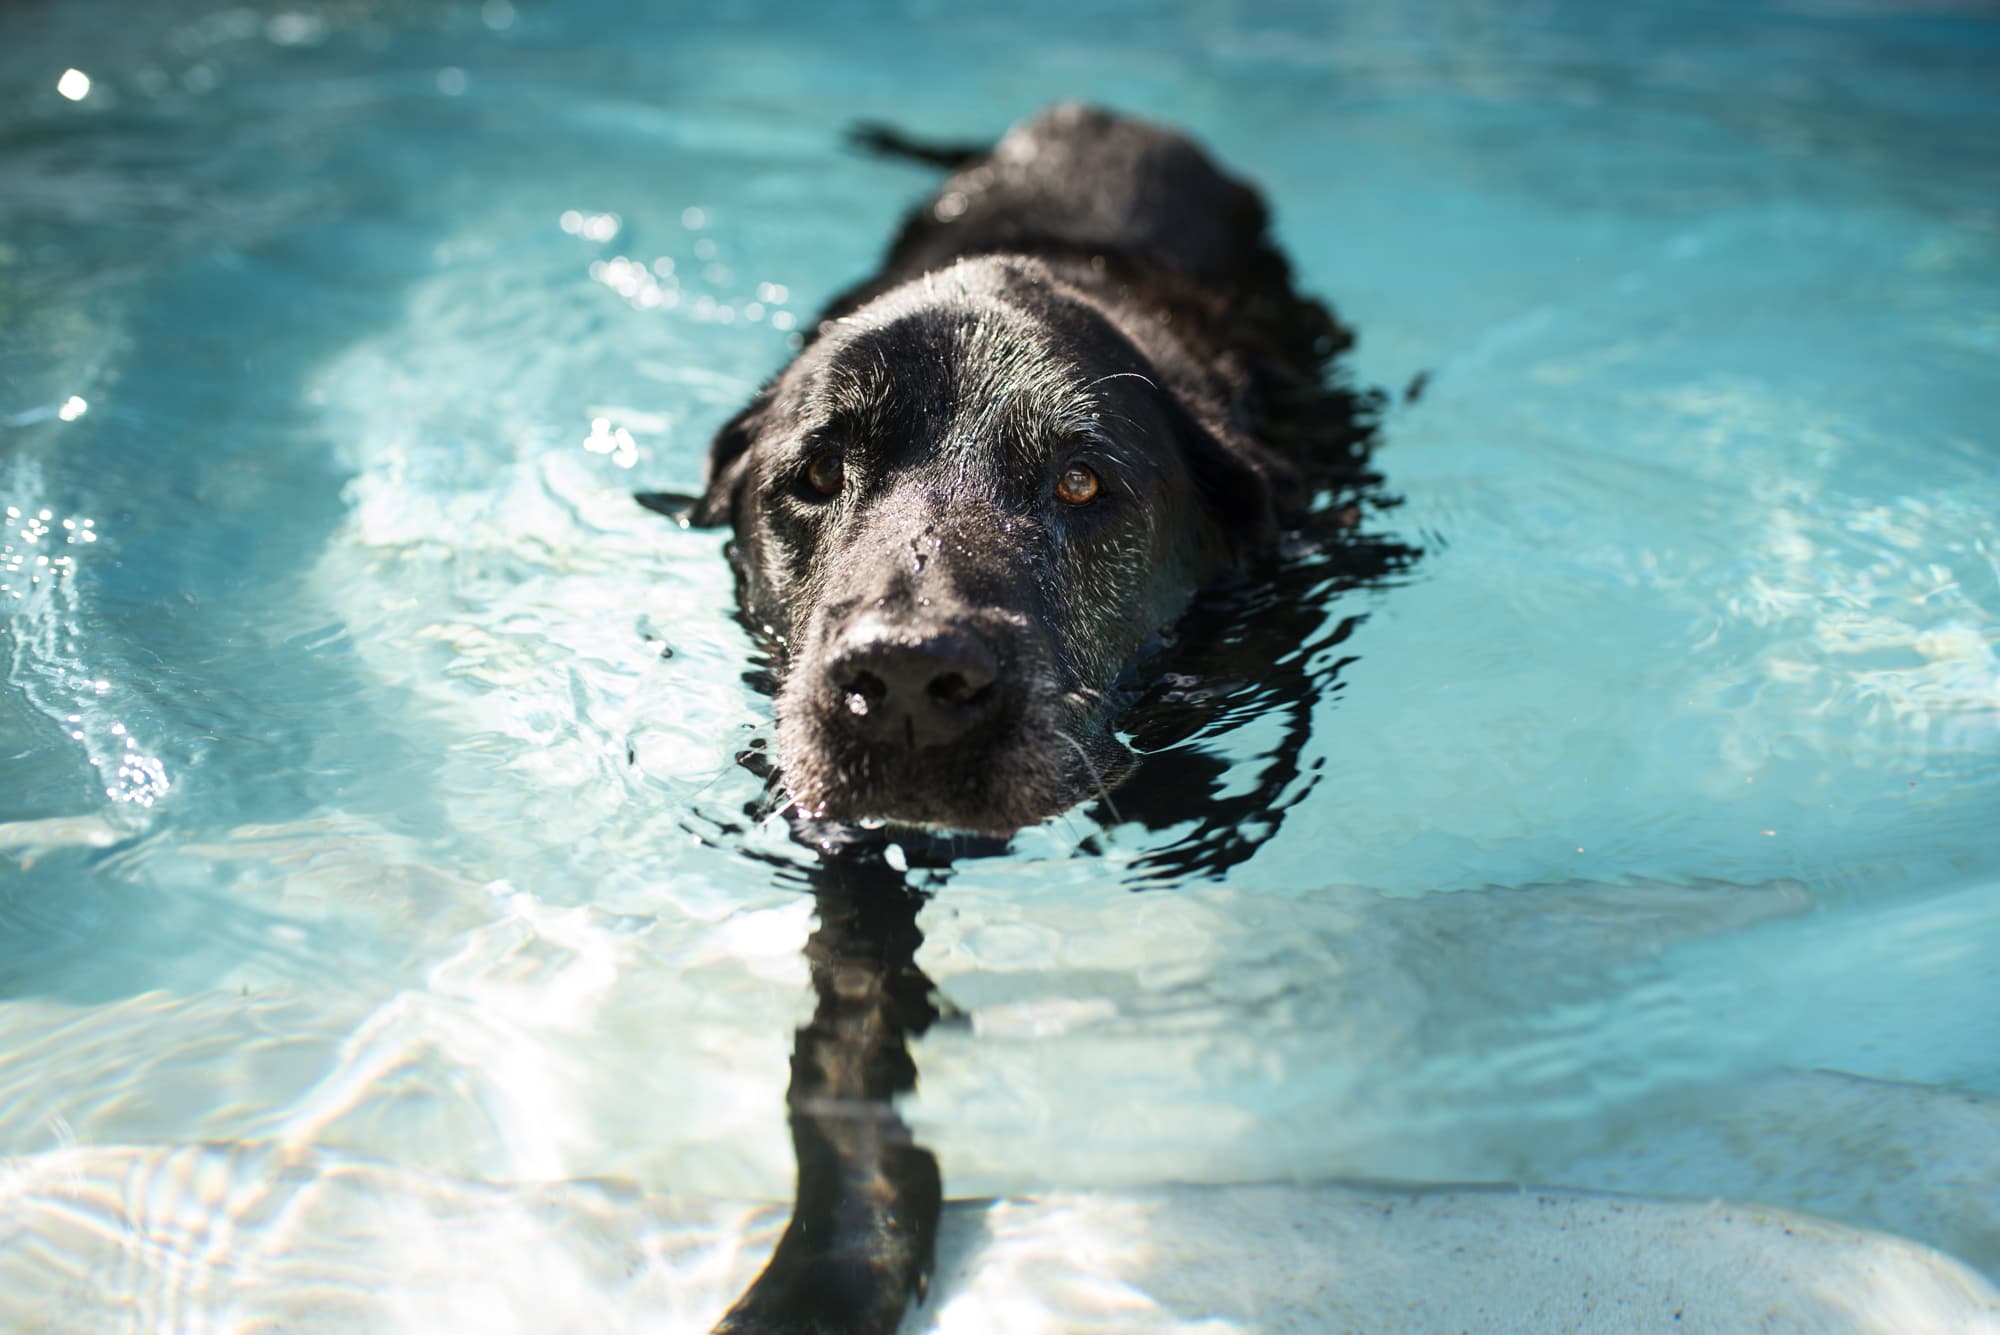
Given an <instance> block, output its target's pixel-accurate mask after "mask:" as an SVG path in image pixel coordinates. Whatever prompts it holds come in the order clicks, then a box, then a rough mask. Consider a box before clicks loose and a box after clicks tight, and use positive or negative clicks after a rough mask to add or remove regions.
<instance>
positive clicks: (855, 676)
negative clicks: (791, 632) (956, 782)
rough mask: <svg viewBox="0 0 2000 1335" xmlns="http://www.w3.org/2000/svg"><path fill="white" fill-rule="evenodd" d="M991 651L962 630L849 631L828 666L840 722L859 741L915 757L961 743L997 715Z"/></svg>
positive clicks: (872, 627)
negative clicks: (898, 745) (898, 748)
mask: <svg viewBox="0 0 2000 1335" xmlns="http://www.w3.org/2000/svg"><path fill="white" fill-rule="evenodd" d="M999 675H1000V665H999V661H998V660H997V659H996V658H995V657H994V654H993V650H992V648H991V647H990V646H988V645H987V644H986V643H985V641H984V640H982V639H980V638H979V637H978V636H976V635H972V634H969V633H967V632H965V631H960V630H937V631H928V632H924V633H921V634H910V633H909V632H907V631H902V630H899V629H898V628H895V627H890V626H884V625H879V624H876V625H864V626H861V627H857V628H856V629H855V630H854V631H852V632H850V633H849V634H848V635H847V636H846V637H845V638H844V640H843V642H842V644H841V646H840V648H839V649H838V650H837V651H836V652H835V653H834V655H833V657H832V658H831V659H830V660H829V661H828V662H827V667H826V679H827V682H828V684H829V685H830V686H831V687H832V688H833V691H834V693H835V695H836V697H837V699H836V702H835V714H836V716H837V717H838V718H839V719H840V720H841V721H842V722H843V723H844V724H846V726H847V728H848V730H849V731H850V732H853V733H854V734H856V735H857V736H860V737H863V738H866V739H868V740H869V741H874V742H883V743H888V744H891V745H893V744H896V743H899V742H900V743H901V744H902V745H904V746H906V747H908V748H909V749H910V750H912V751H922V750H924V749H926V748H928V747H934V746H943V745H944V744H945V743H947V742H952V741H956V740H957V739H958V738H959V737H961V736H963V735H964V734H965V733H967V732H969V731H970V730H971V729H972V728H973V727H975V726H977V725H978V724H979V723H980V722H981V721H983V720H985V719H987V718H990V717H991V716H992V715H993V714H994V712H995V711H996V708H997V705H998V700H999V691H998V689H997V688H996V687H995V685H994V679H995V678H996V677H998V676H999Z"/></svg>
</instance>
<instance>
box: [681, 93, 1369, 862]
mask: <svg viewBox="0 0 2000 1335" xmlns="http://www.w3.org/2000/svg"><path fill="white" fill-rule="evenodd" d="M866 142H868V143H869V144H870V145H871V146H873V147H875V148H877V149H881V150H883V151H888V152H895V153H899V154H901V155H903V156H907V157H913V158H917V159H919V160H922V161H926V162H932V163H957V164H959V165H958V169H957V170H956V171H955V172H953V174H952V175H951V176H950V177H949V178H948V179H947V180H946V181H945V182H944V184H943V185H942V186H941V187H940V188H939V189H938V191H937V192H936V193H935V194H934V195H933V196H932V197H931V198H930V199H928V200H927V201H926V202H924V203H923V204H921V205H919V206H918V207H917V208H916V209H915V210H913V211H912V212H911V213H910V215H909V216H908V217H907V218H906V220H905V221H904V224H903V226H902V229H901V231H900V233H899V234H898V236H897V238H896V240H895V242H894V244H893V245H892V246H891V248H890V250H889V254H888V256H887V257H886V259H885V260H884V262H883V265H882V267H881V269H880V270H879V271H878V272H877V273H876V274H875V275H873V276H872V277H870V278H868V279H867V280H865V281H864V282H862V283H860V284H859V285H857V286H855V287H854V288H852V289H850V290H849V291H847V292H846V293H844V294H842V295H841V296H840V297H838V298H836V299H835V300H834V301H833V302H832V303H831V304H830V305H829V306H828V308H827V310H826V311H825V313H824V315H823V316H822V318H821V320H820V321H819V322H818V324H817V325H816V326H815V328H814V330H813V332H812V334H811V336H810V338H809V339H808V341H807V344H806V346H805V348H804V349H803V350H802V351H801V353H800V355H799V356H798V358H797V359H796V360H795V361H794V362H793V363H792V364H791V365H790V366H789V367H787V368H786V369H785V370H784V371H783V372H781V373H780V374H779V375H778V376H777V377H776V378H775V379H774V380H773V381H772V382H771V383H770V384H768V385H766V386H765V387H764V388H763V389H762V390H760V391H759V393H758V394H757V395H756V397H755V398H754V399H753V400H752V401H751V403H750V404H749V405H748V406H747V407H746V408H745V409H744V410H743V411H742V412H740V413H739V414H737V416H736V417H735V418H733V419H732V420H731V421H730V422H729V423H728V424H726V425H725V426H724V427H723V428H722V430H721V431H720V433H719V434H718V435H717V437H716V440H715V443H714V446H713V450H712V453H711V457H710V464H709V476H708V481H707V486H706V490H705V492H704V494H703V496H702V497H701V500H700V501H699V503H698V504H697V506H696V507H695V509H694V514H693V518H694V520H695V522H698V523H710V524H719V523H724V522H727V523H729V524H731V525H732V526H733V527H734V530H735V535H736V541H735V543H734V544H733V546H732V556H733V559H734V560H735V562H736V567H737V571H738V574H739V578H740V584H741V592H742V599H743V606H744V610H745V612H746V614H747V616H748V618H749V620H750V622H751V624H752V625H753V626H756V627H758V628H760V630H762V631H763V633H764V634H765V635H766V636H767V638H768V640H769V643H770V647H771V648H772V651H773V657H774V660H775V661H776V663H777V665H778V668H779V676H780V680H781V687H780V692H779V698H778V721H779V732H778V753H779V754H778V761H779V770H780V772H781V774H782V776H783V779H784V782H785V785H786V787H787V789H788V791H789V793H790V796H791V797H792V799H793V800H794V801H795V802H796V804H797V808H798V810H799V812H800V813H801V814H803V815H805V816H807V817H811V818H822V819H836V820H839V819H852V818H857V817H864V816H876V817H883V818H887V819H890V820H892V821H898V822H903V823H907V824H918V825H927V826H932V827H943V828H955V829H963V830H971V831H976V832H980V833H985V834H996V835H1003V836H1004V835H1005V834H1007V833H1010V832H1011V831H1013V830H1014V829H1017V828H1019V827H1020V826H1022V825H1025V824H1030V823H1033V822H1035V821H1039V820H1041V819H1044V818H1046V817H1048V816H1050V815H1052V814H1054V813H1056V812H1058V811H1061V810H1063V809H1065V808H1067V807H1069V806H1071V805H1073V804H1074V803H1076V802H1078V801H1079V800H1082V799H1084V798H1087V797H1089V796H1092V795H1093V794H1096V793H1099V792H1102V791H1106V790H1108V789H1109V788H1111V787H1113V786H1115V785H1116V784H1117V782H1118V781H1119V779H1120V778H1121V777H1123V776H1124V775H1125V774H1126V773H1127V772H1128V771H1129V770H1130V768H1131V765H1132V761H1133V757H1132V756H1131V753H1130V752H1129V751H1128V750H1127V749H1126V748H1125V747H1124V746H1123V745H1122V744H1121V743H1120V742H1119V741H1118V740H1117V739H1116V738H1115V737H1114V736H1113V734H1112V727H1113V725H1114V723H1115V721H1116V720H1117V718H1118V716H1119V712H1120V709H1121V707H1122V706H1123V705H1124V704H1126V703H1129V697H1128V695H1127V694H1126V693H1123V692H1121V691H1120V689H1119V680H1120V674H1121V672H1123V671H1124V670H1125V669H1126V668H1127V666H1128V665H1129V664H1130V663H1131V662H1132V661H1133V660H1134V658H1135V656H1137V655H1139V654H1140V653H1141V652H1142V650H1145V649H1146V648H1147V647H1149V646H1150V645H1153V644H1155V643H1156V642H1157V637H1158V636H1159V635H1160V633H1161V632H1163V631H1165V630H1167V629H1168V628H1169V627H1171V626H1172V625H1173V623H1174V622H1175V621H1176V620H1177V619H1178V618H1179V617H1180V615H1181V614H1182V612H1183V611H1184V610H1185V609H1186V608H1187V606H1188V604H1189V602H1190V600H1191V599H1192V597H1193V596H1194V594H1195V593H1196V592H1197V591H1198V590H1199V589H1201V588H1202V587H1204V586H1205V585H1207V584H1208V583H1209V582H1210V581H1212V580H1213V579H1214V578H1215V577H1216V576H1217V575H1219V574H1221V573H1223V572H1224V571H1227V570H1230V569H1232V568H1237V567H1240V566H1242V565H1243V564H1244V563H1246V562H1248V561H1251V560H1253V559H1254V558H1255V557H1257V556H1258V555H1259V554H1261V553H1265V552H1268V551H1269V550H1270V549H1271V548H1272V546H1273V545H1274V544H1275V543H1276V542H1277V540H1278V538H1279V536H1280V534H1281V533H1282V532H1283V531H1284V530H1285V528H1286V526H1287V524H1288V523H1289V522H1290V521H1291V520H1293V519H1295V518H1296V517H1297V516H1298V515H1299V514H1300V513H1301V512H1302V510H1303V509H1304V507H1305V506H1306V505H1307V503H1308V502H1309V501H1310V500H1311V499H1312V498H1313V497H1314V496H1316V495H1323V494H1324V493H1325V492H1326V490H1327V489H1328V488H1338V487H1342V486H1355V485H1359V484H1360V483H1362V482H1363V481H1364V480H1365V479H1366V462H1367V452H1368V446H1369V443H1370V440H1371V432H1372V413H1373V409H1374V407H1375V401H1374V400H1373V399H1372V398H1370V397H1368V396H1363V395H1358V394H1356V393H1355V392H1353V391H1351V390H1350V389H1348V388H1347V387H1346V386H1345V385H1343V384H1342V383H1340V382H1339V381H1337V380H1330V379H1329V377H1328V375H1327V369H1328V365H1329V362H1330V360H1331V359H1332V358H1333V357H1334V356H1335V355H1336V354H1338V353H1339V352H1340V351H1342V350H1343V349H1345V348H1346V347H1348V346H1349V344H1350V343H1351V341H1352V340H1351V336H1350V334H1349V332H1348V331H1347V329H1346V328H1345V327H1344V326H1342V325H1341V324H1340V323H1339V322H1338V321H1337V320H1336V319H1335V318H1334V317H1333V316H1332V314H1331V313H1330V312H1329V311H1328V310H1327V309H1326V308H1325V307H1324V306H1323V305H1321V304H1320V303H1319V302H1317V301H1314V300H1311V299H1309V298H1306V297H1302V296H1300V295H1299V294H1298V293H1297V292H1296V291H1294V289H1293V287H1292V281H1291V273H1290V268H1289V266H1288V264H1287V263H1286V261H1285V259H1284V257H1283V256H1282V255H1281V254H1280V253H1279V252H1278V250H1277V249H1276V248H1275V247H1274V246H1273V244H1272V243H1271V240H1270V238H1269V235H1268V232H1267V216H1266V210H1265V208H1264V205H1263V202H1262V200H1261V199H1260V197H1259V196H1258V194H1257V193H1256V191H1255V190H1254V189H1252V188H1251V187H1250V186H1248V185H1246V184H1244V183H1242V182H1241V181H1238V180H1236V179H1234V178H1232V177H1230V176H1228V175H1226V174H1224V173H1223V172H1222V171H1220V170H1219V169H1218V168H1217V167H1216V166H1215V165H1214V164H1213V162H1212V161H1211V160H1210V159H1209V158H1208V157H1207V155H1206V154H1205V153H1203V152H1202V150H1201V149H1200V148H1198V147H1197V146H1196V145H1195V144H1193V143H1192V142H1191V141H1190V140H1188V139H1186V138H1185V137H1183V136H1181V135H1180V134H1178V133H1175V132H1174V131H1171V130H1168V129H1165V128H1162V127H1159V126H1155V125H1150V124H1147V123H1145V122H1141V121H1136V120H1131V119H1127V118H1124V117H1119V116H1115V115H1113V114H1111V113H1108V112H1104V111H1101V110H1097V109H1094V108H1089V107H1082V106H1074V105H1065V106H1059V107H1055V108H1052V109H1051V110H1049V111H1046V112H1044V113H1042V114H1041V115H1039V116H1037V117H1035V118H1034V119H1032V120H1030V121H1027V122H1025V123H1024V124H1022V125H1020V126H1018V127H1016V128H1015V129H1014V130H1013V131H1012V132H1010V133H1009V134H1008V135H1007V136H1006V137H1005V138H1003V139H1002V140H1001V141H1000V143H999V144H998V145H996V146H995V147H994V148H993V149H992V150H991V151H990V152H985V153H979V152H975V151H973V150H968V149H952V148H935V147H925V146H921V145H915V144H913V143H912V142H911V141H909V140H906V139H903V138H902V137H901V136H899V135H896V134H894V132H891V131H884V130H879V129H877V130H873V131H869V132H867V135H866ZM824 450H836V451H838V452H840V454H841V455H842V456H843V458H844V460H845V467H846V478H847V481H846V484H845V486H844V488H843V489H842V491H841V492H840V494H839V495H837V496H835V497H834V498H832V499H826V498H824V497H821V496H819V495H818V494H817V493H816V492H814V491H813V489H812V488H811V487H810V486H809V485H807V483H806V481H805V478H804V473H805V468H806V464H807V461H808V460H809V459H810V458H811V457H812V456H813V455H814V454H815V453H817V452H820V451H824ZM1073 461H1080V462H1083V463H1085V464H1086V465H1088V466H1089V467H1091V468H1092V469H1094V470H1095V471H1096V472H1097V473H1098V474H1099V475H1100V476H1101V477H1102V478H1103V481H1104V490H1103V493H1102V494H1101V495H1100V497H1099V498H1098V499H1097V500H1095V501H1092V502H1091V503H1090V504H1088V505H1085V506H1081V507H1070V506H1066V505H1064V504H1063V503H1062V502H1060V501H1059V500H1057V499H1055V498H1054V496H1053V489H1054V485H1055V480H1056V478H1057V477H1058V476H1059V475H1060V474H1061V473H1062V471H1063V469H1064V468H1065V467H1067V466H1068V464H1069V463H1071V462H1073ZM857 628H861V629H857ZM942 629H950V630H951V631H953V632H954V633H956V632H959V631H963V632H964V633H968V634H972V635H976V636H978V637H979V638H980V639H981V642H982V643H984V644H987V645H990V646H991V648H992V651H993V653H994V655H995V657H996V659H997V661H998V664H999V668H1000V673H999V685H998V687H997V689H999V690H1001V691H1002V692H1003V695H1002V699H1001V707H999V708H997V709H996V710H995V711H994V712H993V717H992V719H991V720H990V722H987V723H985V724H983V725H982V726H981V727H980V728H979V729H977V730H975V731H974V732H973V733H971V734H969V735H968V736H967V737H966V738H965V739H964V740H963V742H962V744H958V745H954V746H952V747H950V748H948V749H946V748H939V749H936V750H928V751H927V750H922V749H912V748H910V747H906V746H897V745H893V744H890V745H882V744H877V743H873V742H868V741H865V740H857V739H856V738H855V737H853V736H850V735H849V732H848V730H845V729H844V728H843V723H844V720H843V719H842V717H841V712H842V710H843V708H844V707H845V700H844V697H843V696H842V694H841V692H840V690H839V689H838V685H837V683H835V682H832V681H830V679H829V677H828V675H827V673H826V670H825V669H826V665H827V663H828V661H829V657H830V656H832V655H835V654H837V653H838V652H839V651H840V649H841V647H842V646H843V645H844V644H847V643H849V642H850V641H851V640H852V638H853V637H854V636H855V635H856V634H859V633H863V631H865V632H866V633H868V634H871V635H876V636H879V637H886V638H888V639H891V640H893V639H895V638H896V637H899V636H903V637H908V638H910V639H911V640H918V639H922V638H923V637H925V636H927V635H935V634H937V633H939V632H940V630H942Z"/></svg>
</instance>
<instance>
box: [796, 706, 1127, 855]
mask: <svg viewBox="0 0 2000 1335" xmlns="http://www.w3.org/2000/svg"><path fill="white" fill-rule="evenodd" d="M1095 732H1096V734H1097V735H1096V736H1095V737H1094V738H1092V739H1091V740H1090V741H1089V742H1087V743H1079V742H1076V741H1074V740H1071V739H1070V738H1069V735H1068V734H1058V732H1057V730H1056V729H1055V728H1054V727H1052V726H1051V727H1041V728H1030V727H1019V728H1015V729H1010V730H1008V731H1007V732H1005V733H1002V734H1001V735H999V736H996V737H993V738H991V739H989V740H987V741H985V742H983V743H979V744H973V745H967V746H963V747H947V748H940V749H938V750H933V751H919V752H915V753H911V752H908V751H900V750H895V749H892V748H882V747H871V746H865V745H859V744H856V743H854V742H852V741H851V740H849V739H847V738H844V737H841V736H839V735H838V734H836V733H833V732H832V731H831V730H830V729H828V728H826V727H824V726H823V725H821V724H820V723H819V721H818V720H816V719H811V718H804V719H784V718H781V720H780V722H779V727H778V767H779V770H780V771H781V772H782V773H783V775H784V782H785V787H786V789H787V791H788V793H789V796H790V797H791V799H792V801H793V803H794V804H795V805H796V808H797V810H798V812H799V814H800V815H801V816H803V817H805V818H807V819H809V820H815V821H832V822H840V823H855V822H870V823H872V822H876V821H880V822H883V823H885V824H888V825H897V826H913V827H916V828H920V829H924V830H928V831H932V832H937V833H945V832H957V833H965V834H975V835H983V836H986V837H989V838H996V839H1006V838H1008V837H1010V836H1012V835H1013V834H1015V833H1016V832H1017V831H1019V830H1021V829H1023V828H1025V827H1027V826H1030V825H1039V824H1040V823H1041V822H1043V821H1045V820H1048V819H1049V818H1050V817H1052V816H1056V815H1060V814H1061V813H1062V812H1064V811H1067V810H1069V809H1070V808H1071V807H1073V806H1075V805H1077V804H1078V803H1079V802H1082V801H1084V800H1086V799H1088V798H1090V797H1092V796H1095V795H1096V794H1098V793H1100V792H1103V791H1105V789H1106V787H1107V784H1109V783H1115V782H1116V781H1117V779H1118V778H1122V777H1123V775H1124V774H1125V772H1126V771H1127V770H1128V769H1129V768H1130V766H1131V753H1130V752H1129V751H1127V750H1126V749H1125V748H1124V747H1123V746H1122V745H1120V744H1119V743H1118V742H1117V741H1116V740H1115V739H1114V738H1113V737H1112V736H1111V735H1110V733H1109V732H1108V731H1105V730H1102V729H1097V730H1095Z"/></svg>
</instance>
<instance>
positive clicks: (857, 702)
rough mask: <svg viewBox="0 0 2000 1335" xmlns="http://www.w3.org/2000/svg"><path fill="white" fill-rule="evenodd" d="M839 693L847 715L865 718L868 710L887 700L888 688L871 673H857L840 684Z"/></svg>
mask: <svg viewBox="0 0 2000 1335" xmlns="http://www.w3.org/2000/svg"><path fill="white" fill-rule="evenodd" d="M840 693H841V695H842V696H843V697H844V698H845V700H846V702H847V712H848V713H850V714H853V715H855V716H856V717H866V716H867V714H868V711H869V710H871V709H875V708H878V707H879V706H880V705H881V703H882V702H883V701H884V700H886V699H888V698H889V687H888V684H887V683H885V682H884V681H883V680H882V679H881V678H880V677H878V676H876V675H875V674H874V673H872V672H857V673H855V674H854V675H853V676H852V677H849V678H848V679H847V680H846V681H845V682H843V683H841V687H840Z"/></svg>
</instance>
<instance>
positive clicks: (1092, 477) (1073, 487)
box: [1056, 464, 1104, 505]
mask: <svg viewBox="0 0 2000 1335" xmlns="http://www.w3.org/2000/svg"><path fill="white" fill-rule="evenodd" d="M1103 485H1104V484H1103V483H1102V482H1099V481H1098V480H1097V474H1095V473H1093V472H1091V471H1090V470H1089V469H1088V468H1085V467H1084V466H1083V465H1082V464H1071V465H1070V466H1069V467H1068V468H1065V469H1063V475H1062V477H1061V478H1060V479H1058V480H1057V482H1056V499H1057V500H1059V501H1061V502H1063V503H1064V504H1065V505H1086V504H1088V503H1089V502H1091V501H1093V500H1095V499H1097V493H1098V490H1099V489H1100V488H1102V487H1103Z"/></svg>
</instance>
